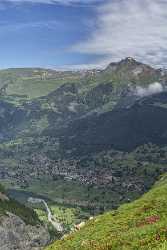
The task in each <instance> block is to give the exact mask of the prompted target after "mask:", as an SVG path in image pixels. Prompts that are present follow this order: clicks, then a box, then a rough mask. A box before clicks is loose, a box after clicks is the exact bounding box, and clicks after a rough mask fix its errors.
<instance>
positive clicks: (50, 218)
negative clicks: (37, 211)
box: [28, 197, 63, 232]
mask: <svg viewBox="0 0 167 250" xmlns="http://www.w3.org/2000/svg"><path fill="white" fill-rule="evenodd" d="M28 202H30V203H32V204H37V203H43V204H44V206H45V208H46V211H47V214H48V221H49V222H50V223H51V224H52V225H53V227H54V228H55V229H56V230H57V231H58V232H63V227H62V225H61V223H59V222H58V220H57V219H56V218H55V217H54V216H53V215H52V212H51V210H50V208H49V206H48V204H47V202H46V201H45V200H43V199H39V198H33V197H30V198H28Z"/></svg>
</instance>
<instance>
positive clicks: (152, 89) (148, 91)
mask: <svg viewBox="0 0 167 250" xmlns="http://www.w3.org/2000/svg"><path fill="white" fill-rule="evenodd" d="M163 90H164V88H163V86H162V84H161V83H159V82H154V83H152V84H150V85H149V86H148V87H146V88H143V87H140V86H137V87H136V90H135V95H137V96H139V97H144V96H149V95H153V94H157V93H161V92H163Z"/></svg>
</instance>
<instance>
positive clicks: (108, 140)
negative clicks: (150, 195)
mask: <svg viewBox="0 0 167 250" xmlns="http://www.w3.org/2000/svg"><path fill="white" fill-rule="evenodd" d="M0 87H1V91H0V183H2V184H3V185H4V186H5V188H6V189H7V193H8V195H9V197H10V198H12V199H13V198H14V199H16V200H17V201H19V202H20V203H22V204H24V205H26V206H29V207H30V208H31V209H34V211H36V213H37V215H38V216H39V219H40V220H41V221H43V223H45V224H46V225H47V227H48V229H49V231H50V233H51V235H52V239H53V240H54V239H57V238H60V237H61V236H62V235H61V234H57V233H56V232H55V230H54V229H53V227H52V225H51V223H48V218H47V213H46V212H47V211H46V207H45V206H43V205H44V204H29V203H28V201H27V200H28V198H29V197H32V198H33V199H39V200H43V201H45V202H46V203H47V207H48V208H49V209H50V212H51V214H52V215H53V217H55V218H56V219H57V220H58V221H59V222H60V223H61V224H62V225H63V227H64V228H65V232H66V233H69V232H70V230H71V228H73V227H74V226H75V225H76V224H79V223H80V222H82V221H86V220H88V219H89V218H90V217H92V216H97V215H99V214H103V213H104V212H107V211H109V210H111V209H117V208H118V207H119V206H120V205H122V204H124V203H130V202H132V201H134V200H136V199H137V198H139V197H141V195H143V194H144V193H145V192H148V190H150V188H151V187H152V186H153V184H154V183H155V181H156V180H157V179H158V178H159V176H161V175H162V174H164V173H166V172H167V165H166V162H167V119H166V117H167V73H166V71H165V70H161V69H154V68H152V67H150V66H148V65H146V64H143V63H140V62H137V61H136V60H135V59H133V58H126V59H123V60H121V61H120V62H118V63H111V64H110V65H108V67H107V68H106V69H104V70H88V71H71V72H70V71H67V72H66V71H65V72H64V71H62V72H61V71H60V72H58V71H54V70H49V69H39V68H29V69H24V68H23V69H8V70H1V71H0ZM50 221H51V220H50ZM77 250H78V249H77ZM86 250H87V248H86Z"/></svg>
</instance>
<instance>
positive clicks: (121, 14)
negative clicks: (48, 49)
mask: <svg viewBox="0 0 167 250" xmlns="http://www.w3.org/2000/svg"><path fill="white" fill-rule="evenodd" d="M166 9H167V1H166V0H110V1H109V3H107V4H104V5H103V6H101V7H100V8H99V7H98V8H97V22H96V24H95V28H94V29H93V30H92V34H91V35H90V36H89V37H88V39H86V40H85V41H81V42H79V43H77V44H75V45H74V46H73V47H72V50H73V51H77V52H79V53H87V54H92V55H101V56H103V57H104V56H105V58H104V59H103V60H101V61H100V62H98V63H99V64H107V63H109V62H110V61H117V60H120V59H122V58H124V57H129V56H130V57H134V58H136V59H137V60H140V61H144V62H146V63H149V64H152V65H154V66H157V67H159V66H161V67H162V66H166V63H167V53H166V52H167V42H166V41H167V25H166V24H167V11H166Z"/></svg>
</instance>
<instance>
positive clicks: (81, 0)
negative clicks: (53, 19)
mask: <svg viewBox="0 0 167 250" xmlns="http://www.w3.org/2000/svg"><path fill="white" fill-rule="evenodd" d="M3 1H4V2H11V3H20V4H21V3H34V4H38V3H41V4H56V3H59V4H63V5H64V4H65V5H71V4H92V3H95V2H100V1H102V0H3Z"/></svg>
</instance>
